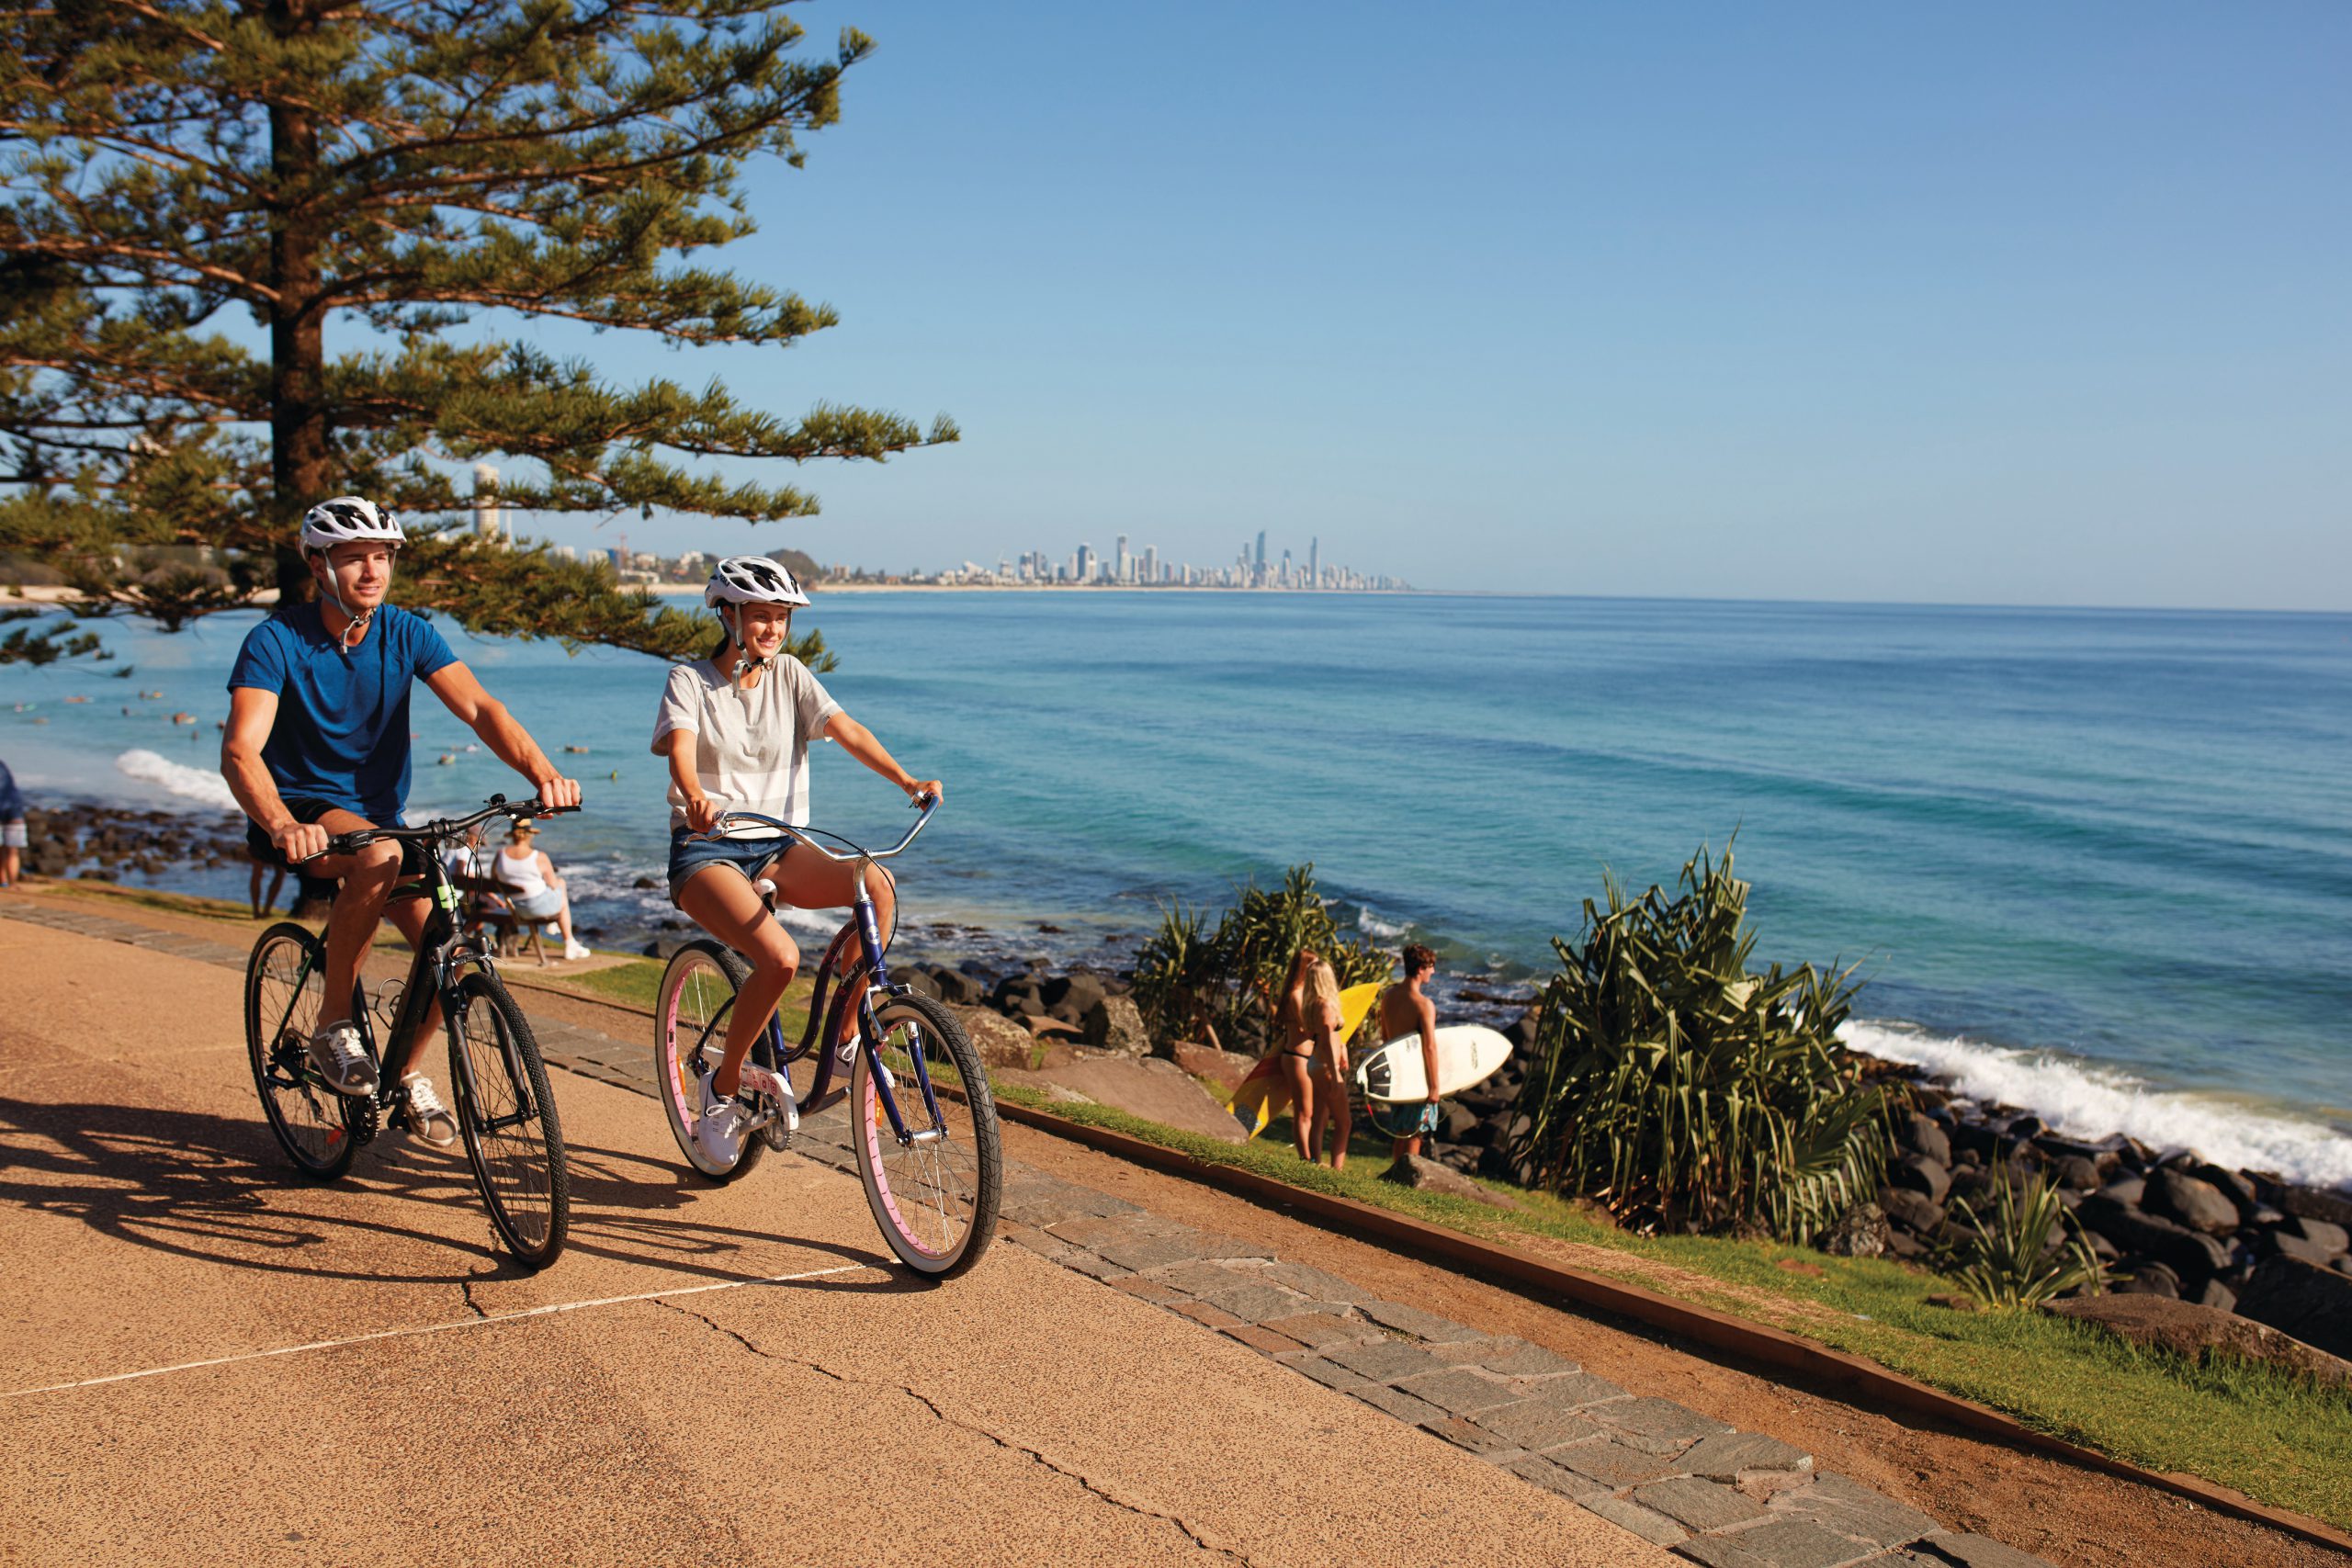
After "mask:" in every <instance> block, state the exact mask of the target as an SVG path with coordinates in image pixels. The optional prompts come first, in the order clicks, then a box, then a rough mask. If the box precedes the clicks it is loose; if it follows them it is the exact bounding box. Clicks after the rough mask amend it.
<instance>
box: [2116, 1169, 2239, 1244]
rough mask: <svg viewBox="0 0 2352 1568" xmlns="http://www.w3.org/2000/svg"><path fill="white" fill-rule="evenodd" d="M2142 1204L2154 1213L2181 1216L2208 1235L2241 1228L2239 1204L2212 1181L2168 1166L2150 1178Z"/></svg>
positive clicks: (2176, 1217)
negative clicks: (2200, 1178) (2231, 1199)
mask: <svg viewBox="0 0 2352 1568" xmlns="http://www.w3.org/2000/svg"><path fill="white" fill-rule="evenodd" d="M2140 1205H2141V1207H2142V1208H2143V1209H2144V1210H2146V1211H2147V1212H2148V1213H2152V1214H2162V1215H2164V1216H2165V1218H2166V1219H2169V1220H2178V1221H2179V1222H2180V1223H2181V1224H2184V1225H2187V1226H2188V1228H2189V1229H2191V1230H2197V1231H2203V1232H2204V1233H2205V1234H2206V1235H2229V1233H2230V1232H2232V1231H2233V1230H2235V1229H2237V1228H2238V1206H2237V1205H2236V1204H2235V1203H2233V1202H2231V1201H2229V1200H2228V1199H2227V1198H2224V1197H2223V1196H2222V1193H2221V1191H2220V1190H2219V1189H2217V1188H2216V1187H2214V1186H2213V1184H2212V1183H2211V1182H2209V1181H2200V1180H2199V1179H2197V1178H2196V1177H2194V1176H2191V1175H2189V1174H2188V1172H2187V1171H2186V1170H2182V1169H2177V1168H2174V1167H2172V1166H2169V1165H2168V1166H2166V1167H2165V1168H2163V1169H2161V1170H2159V1171H2157V1172H2156V1174H2155V1175H2154V1177H2153V1178H2151V1179H2150V1180H2149V1182H2148V1190H2147V1195H2146V1196H2145V1197H2143V1198H2142V1199H2141V1200H2140Z"/></svg>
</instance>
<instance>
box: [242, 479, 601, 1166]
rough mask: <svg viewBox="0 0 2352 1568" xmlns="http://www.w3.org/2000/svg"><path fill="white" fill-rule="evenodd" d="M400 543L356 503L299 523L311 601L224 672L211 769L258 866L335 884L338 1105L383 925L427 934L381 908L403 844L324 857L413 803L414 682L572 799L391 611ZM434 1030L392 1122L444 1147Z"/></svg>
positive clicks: (319, 1039) (548, 798)
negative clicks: (432, 1069)
mask: <svg viewBox="0 0 2352 1568" xmlns="http://www.w3.org/2000/svg"><path fill="white" fill-rule="evenodd" d="M404 538H405V536H404V535H403V534H402V532H401V525H400V523H399V521H398V520H397V519H396V518H394V517H393V516H392V514H391V513H389V512H385V511H381V510H379V508H378V507H376V506H375V504H374V503H372V502H368V501H365V500H362V499H361V498H360V497H357V496H340V497H337V498H336V499H335V500H333V501H328V502H321V503H320V504H319V505H317V506H313V507H312V508H311V510H310V511H309V512H307V513H304V514H303V517H302V532H301V547H302V557H303V559H304V561H305V562H307V563H308V565H309V566H310V569H311V580H312V581H313V583H314V584H315V585H316V587H317V589H318V597H317V599H315V600H313V601H310V602H306V603H301V604H280V605H279V606H278V609H277V612H276V613H275V614H274V615H271V616H270V617H269V618H268V619H267V620H266V621H264V622H262V623H261V625H259V626H255V627H254V629H253V630H252V631H251V632H249V633H247V634H246V637H245V641H244V646H243V648H241V649H239V650H238V652H237V662H236V664H235V666H234V667H233V668H232V670H231V671H230V672H229V724H228V728H227V729H226V730H225V731H224V732H223V735H222V739H221V742H220V773H221V776H222V777H223V778H225V779H227V780H228V783H229V789H230V791H231V793H232V794H233V795H235V796H236V797H237V804H238V805H239V806H240V807H243V809H244V813H245V816H246V817H247V818H249V819H250V826H248V827H247V829H245V842H246V846H247V847H248V848H249V849H250V850H251V851H252V852H253V853H254V857H255V858H256V859H259V860H262V861H263V862H264V863H267V864H271V865H283V866H286V867H287V868H288V869H289V870H292V869H300V870H302V871H305V872H308V873H309V874H311V875H314V876H332V877H337V878H340V879H341V881H342V884H343V886H342V891H341V892H340V893H338V894H337V895H336V897H335V900H334V909H333V911H332V913H331V914H330V915H329V916H328V919H327V957H326V973H325V977H324V989H323V991H322V996H321V1001H320V1004H319V1023H318V1027H317V1029H316V1030H315V1031H314V1032H312V1034H311V1041H310V1057H311V1065H312V1066H314V1067H315V1068H316V1069H317V1070H318V1073H319V1076H320V1077H322V1079H323V1080H324V1081H325V1083H326V1085H327V1087H328V1088H330V1089H334V1091H335V1092H336V1093H338V1094H346V1095H354V1096H357V1095H367V1094H372V1093H374V1092H375V1091H376V1089H377V1082H378V1079H377V1070H376V1066H375V1065H374V1064H373V1063H371V1062H370V1061H369V1060H368V1053H367V1052H366V1051H365V1050H364V1049H363V1048H362V1047H361V1045H360V1041H359V1030H358V1028H357V1026H356V1025H355V1024H354V1023H353V1022H352V1021H351V1003H352V992H353V989H354V985H355V982H356V980H357V978H358V975H359V966H360V964H361V961H362V960H363V959H364V958H365V957H366V956H367V953H368V947H369V945H370V944H371V943H372V942H374V941H375V936H376V930H377V927H378V926H379V925H380V924H381V923H382V921H383V919H384V917H385V915H386V914H387V913H390V916H391V919H392V923H393V924H394V925H396V926H398V927H399V928H400V931H401V935H403V936H405V937H407V938H408V940H409V942H411V943H412V944H414V943H415V942H418V941H420V940H421V939H422V936H423V933H424V919H425V912H426V911H425V904H424V900H423V899H421V898H403V899H401V901H400V902H399V903H397V904H393V905H391V906H390V909H389V910H388V909H387V908H386V904H387V901H388V899H389V897H390V893H391V890H392V887H393V885H394V884H395V883H396V882H398V881H399V879H400V873H401V864H402V861H403V855H402V852H401V845H399V844H394V843H383V842H379V843H373V844H369V845H368V846H367V847H366V848H364V849H362V850H359V851H357V852H355V853H352V854H347V855H330V854H328V853H327V852H326V848H327V840H328V839H329V838H330V837H331V836H333V835H334V834H338V833H352V832H357V831H359V830H360V829H366V828H375V827H396V826H399V825H400V822H401V810H402V808H403V807H405V806H406V804H407V801H408V784H409V714H408V704H409V694H410V686H411V683H412V682H416V681H423V682H424V683H425V685H426V687H427V688H428V689H430V690H431V691H432V693H433V694H434V695H435V696H436V697H438V698H440V699H441V701H442V703H443V704H444V705H446V706H447V708H448V709H449V711H450V712H451V713H453V714H455V715H457V716H458V719H459V721H460V722H462V723H464V724H465V725H466V726H467V727H468V728H470V729H471V730H472V731H473V732H474V733H475V734H476V735H479V736H481V739H482V743H483V744H484V745H486V746H488V747H489V748H490V749H491V750H492V752H494V753H496V755H497V756H498V758H499V759H500V761H503V762H505V763H506V765H507V766H509V767H511V768H513V769H514V770H515V772H516V773H520V774H522V775H523V777H525V778H526V779H527V780H529V781H530V784H531V787H532V789H533V790H535V791H536V792H537V795H538V796H539V799H540V800H541V802H542V803H544V804H545V805H548V806H550V807H576V806H578V805H579V804H580V785H579V784H576V783H574V782H573V781H572V780H571V779H568V778H565V777H563V776H562V775H561V774H560V773H558V772H557V771H556V767H555V764H554V763H552V762H550V761H548V758H547V754H546V753H545V752H544V751H542V750H539V747H538V743H537V741H535V740H533V739H531V737H530V734H529V732H528V731H527V730H526V729H525V728H523V726H522V725H521V724H520V723H518V722H516V720H515V717H514V716H513V715H511V714H509V713H508V712H507V711H506V708H505V705H503V704H502V703H500V702H499V701H498V700H497V699H496V698H494V697H492V695H491V694H489V693H488V692H486V691H484V690H483V689H482V684H481V682H480V681H478V680H476V679H475V678H474V673H473V671H470V670H469V669H467V668H466V666H465V665H464V664H463V663H461V662H459V660H458V656H457V655H456V654H454V653H452V652H451V651H450V650H449V645H448V643H447V642H446V641H445V640H443V638H442V636H441V634H440V633H439V632H438V631H435V629H434V627H433V625H432V623H431V622H429V621H427V620H425V619H424V617H423V616H421V615H412V614H410V613H409V612H408V611H406V610H403V609H401V608H399V607H398V606H397V605H394V604H387V603H386V602H385V601H386V595H387V594H388V593H389V592H390V590H391V585H392V566H393V562H394V559H395V558H396V557H397V555H398V553H399V550H400V547H401V543H402V542H403V540H404ZM439 1025H440V1013H439V1010H438V1007H437V1005H435V1006H433V1007H429V1008H428V1009H427V1010H426V1012H425V1015H424V1026H423V1027H422V1028H420V1029H419V1030H418V1031H417V1032H416V1038H415V1039H414V1041H413V1043H411V1046H410V1049H409V1055H408V1059H407V1060H406V1061H405V1062H401V1063H399V1064H397V1065H396V1066H395V1065H394V1064H389V1063H388V1064H386V1065H387V1066H394V1070H396V1071H397V1072H398V1073H399V1074H400V1081H401V1087H402V1089H403V1096H402V1103H401V1120H402V1121H403V1122H405V1123H406V1125H407V1127H408V1129H409V1131H411V1132H412V1133H413V1134H416V1135H417V1136H419V1137H421V1138H423V1139H424V1141H425V1142H426V1143H428V1144H431V1145H434V1146H435V1147H437V1148H447V1146H449V1145H451V1144H454V1143H455V1142H456V1141H457V1136H458V1126H457V1122H456V1121H455V1119H453V1118H452V1117H451V1116H450V1114H449V1111H448V1109H447V1107H446V1106H444V1105H443V1104H442V1103H441V1099H440V1096H439V1095H438V1094H437V1093H436V1092H435V1089H434V1087H433V1082H432V1080H431V1079H430V1078H427V1077H424V1076H423V1075H422V1074H420V1073H418V1072H417V1071H416V1064H417V1063H418V1062H419V1061H420V1060H422V1059H423V1057H424V1051H425V1047H426V1046H427V1045H428V1044H429V1043H431V1041H432V1039H433V1035H434V1033H435V1031H436V1030H437V1029H438V1027H439Z"/></svg>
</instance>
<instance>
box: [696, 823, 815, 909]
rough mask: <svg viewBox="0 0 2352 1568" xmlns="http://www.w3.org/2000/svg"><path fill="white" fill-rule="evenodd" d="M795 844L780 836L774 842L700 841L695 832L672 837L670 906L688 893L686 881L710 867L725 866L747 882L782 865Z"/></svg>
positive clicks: (756, 840)
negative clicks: (681, 895) (779, 864)
mask: <svg viewBox="0 0 2352 1568" xmlns="http://www.w3.org/2000/svg"><path fill="white" fill-rule="evenodd" d="M792 844H793V840H790V839H788V838H786V837H785V836H784V835H783V834H781V833H779V834H777V835H776V836H775V838H773V839H697V838H695V836H694V831H693V829H688V828H676V829H672V830H671V833H670V902H671V903H673V904H675V903H676V902H677V901H678V895H679V894H680V893H682V892H684V890H685V886H686V879H687V878H688V877H690V876H692V875H693V874H695V872H698V871H700V870H701V869H702V868H703V867H705V866H707V865H723V866H726V867H728V868H729V869H730V870H732V871H734V872H735V873H736V874H738V875H740V876H741V877H742V879H743V880H744V881H746V882H753V881H756V880H758V878H759V874H760V873H761V872H763V871H764V870H766V869H767V868H768V867H769V866H771V865H774V864H777V863H781V862H782V861H783V859H784V856H785V852H786V851H787V850H789V849H791V848H792Z"/></svg>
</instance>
